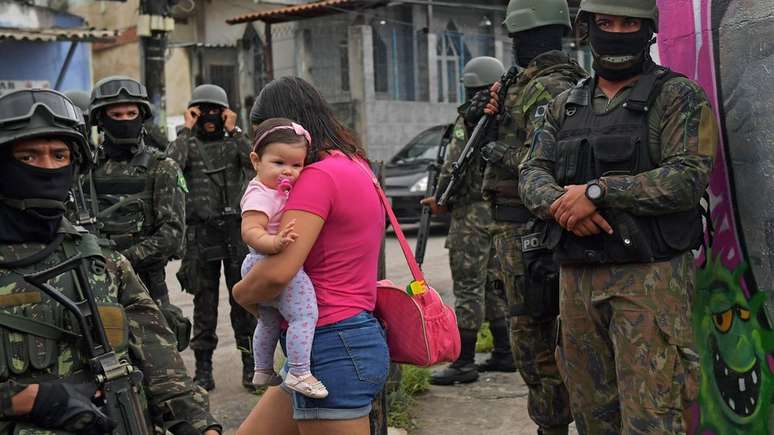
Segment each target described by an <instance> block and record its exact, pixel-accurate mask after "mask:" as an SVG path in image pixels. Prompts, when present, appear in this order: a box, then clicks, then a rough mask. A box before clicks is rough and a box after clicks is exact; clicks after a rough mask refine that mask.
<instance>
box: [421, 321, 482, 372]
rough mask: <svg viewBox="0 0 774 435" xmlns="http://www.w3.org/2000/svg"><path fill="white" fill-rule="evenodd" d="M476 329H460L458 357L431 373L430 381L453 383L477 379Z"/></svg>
mask: <svg viewBox="0 0 774 435" xmlns="http://www.w3.org/2000/svg"><path fill="white" fill-rule="evenodd" d="M477 337H478V331H474V330H466V329H460V342H461V349H460V357H459V358H458V359H457V361H454V362H453V363H451V364H450V365H449V367H446V368H445V369H443V370H441V371H440V372H437V373H433V375H432V376H431V377H430V383H431V384H433V385H454V384H457V383H459V384H467V383H469V382H476V381H477V380H478V370H477V369H476V363H475V357H476V338H477Z"/></svg>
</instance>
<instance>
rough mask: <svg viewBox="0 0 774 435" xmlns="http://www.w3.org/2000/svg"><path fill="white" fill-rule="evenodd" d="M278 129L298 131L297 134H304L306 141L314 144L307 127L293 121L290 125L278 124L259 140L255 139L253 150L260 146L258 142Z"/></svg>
mask: <svg viewBox="0 0 774 435" xmlns="http://www.w3.org/2000/svg"><path fill="white" fill-rule="evenodd" d="M277 130H293V132H294V133H296V134H297V135H299V136H303V137H304V138H305V139H306V143H308V144H309V145H310V146H311V145H312V137H311V136H310V135H309V132H308V131H306V129H305V128H304V127H302V126H301V125H300V124H296V123H295V122H291V123H290V125H278V126H276V127H274V128H271V129H269V131H267V132H266V133H264V134H262V135H261V137H259V138H258V140H256V141H255V145H254V146H253V151H255V149H256V148H258V144H260V143H261V141H263V140H264V139H266V136H268V135H269V134H271V133H273V132H275V131H277Z"/></svg>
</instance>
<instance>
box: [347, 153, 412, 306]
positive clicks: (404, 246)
mask: <svg viewBox="0 0 774 435" xmlns="http://www.w3.org/2000/svg"><path fill="white" fill-rule="evenodd" d="M342 154H343V153H342ZM355 159H356V162H357V163H358V166H360V168H361V169H363V171H364V172H365V173H366V174H367V175H368V176H369V177H370V178H371V182H372V183H373V185H374V188H375V189H376V193H377V194H378V195H379V199H380V200H381V201H382V206H383V207H384V210H385V211H386V212H387V216H388V217H389V219H390V224H391V225H392V228H393V230H394V231H395V235H396V236H397V237H398V243H400V249H401V250H402V251H403V256H404V257H405V258H406V263H408V267H409V270H410V271H411V276H413V277H414V282H412V283H411V284H410V285H409V289H408V290H409V292H410V293H412V294H420V293H424V291H425V286H426V285H427V284H426V283H425V275H424V273H422V269H420V268H419V264H418V263H417V259H416V258H415V257H414V252H413V251H412V250H411V247H410V246H409V244H408V241H407V240H406V236H405V235H404V234H403V230H402V229H401V228H400V224H399V223H398V218H396V217H395V212H393V211H392V206H391V205H390V201H389V200H388V199H387V195H385V194H384V190H383V189H382V187H381V186H380V185H379V180H377V179H376V175H374V173H373V171H371V169H370V168H367V167H366V166H365V165H366V162H365V161H363V160H362V159H360V158H357V157H355Z"/></svg>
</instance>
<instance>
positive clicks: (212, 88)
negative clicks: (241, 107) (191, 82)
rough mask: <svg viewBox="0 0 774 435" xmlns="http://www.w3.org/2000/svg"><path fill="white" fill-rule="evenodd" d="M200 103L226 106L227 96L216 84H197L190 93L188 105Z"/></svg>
mask: <svg viewBox="0 0 774 435" xmlns="http://www.w3.org/2000/svg"><path fill="white" fill-rule="evenodd" d="M200 104H215V105H217V106H222V107H225V108H228V96H226V91H224V90H223V88H221V87H220V86H217V85H199V86H197V87H196V89H194V90H193V93H192V94H191V101H189V102H188V107H191V106H198V105H200Z"/></svg>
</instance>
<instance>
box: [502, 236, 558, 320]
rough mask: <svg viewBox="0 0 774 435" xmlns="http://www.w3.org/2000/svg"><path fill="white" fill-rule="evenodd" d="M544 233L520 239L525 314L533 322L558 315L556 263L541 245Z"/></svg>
mask: <svg viewBox="0 0 774 435" xmlns="http://www.w3.org/2000/svg"><path fill="white" fill-rule="evenodd" d="M542 240H543V232H542V231H540V232H535V233H531V234H527V235H525V236H523V237H522V238H521V255H522V262H523V263H524V284H525V285H524V312H520V313H512V314H513V315H528V316H530V317H532V318H535V319H545V320H550V319H553V318H555V317H556V316H558V315H559V264H558V263H557V262H556V261H555V260H554V257H553V253H552V252H551V251H550V250H549V249H547V248H546V247H545V246H544V245H543V243H542Z"/></svg>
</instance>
